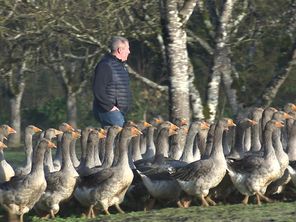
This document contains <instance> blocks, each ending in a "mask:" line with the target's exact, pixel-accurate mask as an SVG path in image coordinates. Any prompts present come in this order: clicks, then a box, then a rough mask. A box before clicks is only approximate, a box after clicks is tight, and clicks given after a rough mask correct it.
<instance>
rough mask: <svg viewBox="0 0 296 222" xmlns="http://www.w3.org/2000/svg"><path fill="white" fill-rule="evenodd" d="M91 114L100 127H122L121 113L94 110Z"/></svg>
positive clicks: (122, 116)
mask: <svg viewBox="0 0 296 222" xmlns="http://www.w3.org/2000/svg"><path fill="white" fill-rule="evenodd" d="M93 112H94V116H95V118H96V120H97V121H99V122H100V123H101V125H102V127H105V126H113V125H117V126H121V127H123V124H124V122H125V120H124V114H123V113H122V112H120V111H109V112H100V111H98V110H95V109H94V110H93Z"/></svg>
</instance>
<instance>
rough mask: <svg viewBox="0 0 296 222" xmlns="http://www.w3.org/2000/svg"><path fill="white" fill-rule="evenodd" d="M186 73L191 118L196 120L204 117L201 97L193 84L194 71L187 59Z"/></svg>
mask: <svg viewBox="0 0 296 222" xmlns="http://www.w3.org/2000/svg"><path fill="white" fill-rule="evenodd" d="M188 74H189V96H190V97H189V100H190V105H191V110H192V119H193V120H198V119H204V114H203V105H202V101H201V97H200V94H199V91H198V90H197V89H196V87H195V85H194V79H195V75H194V71H193V66H192V64H191V62H190V60H189V66H188Z"/></svg>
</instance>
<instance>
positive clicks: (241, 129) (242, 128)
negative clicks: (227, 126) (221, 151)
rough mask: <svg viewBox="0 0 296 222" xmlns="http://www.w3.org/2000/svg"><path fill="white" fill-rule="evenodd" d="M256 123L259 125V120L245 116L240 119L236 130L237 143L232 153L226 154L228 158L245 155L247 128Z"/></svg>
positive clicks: (239, 157)
mask: <svg viewBox="0 0 296 222" xmlns="http://www.w3.org/2000/svg"><path fill="white" fill-rule="evenodd" d="M254 125H257V122H256V121H254V120H251V119H248V118H243V119H241V120H239V121H238V123H237V127H236V131H235V143H234V146H233V148H232V149H231V151H230V154H229V155H227V156H226V158H227V159H242V158H243V157H244V153H245V147H244V145H245V144H244V136H245V133H246V130H247V129H248V128H250V127H252V126H254Z"/></svg>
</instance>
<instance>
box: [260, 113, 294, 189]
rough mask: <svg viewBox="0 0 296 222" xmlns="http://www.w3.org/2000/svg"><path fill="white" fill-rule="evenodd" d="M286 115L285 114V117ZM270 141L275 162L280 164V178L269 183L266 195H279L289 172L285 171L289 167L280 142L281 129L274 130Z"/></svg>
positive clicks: (287, 158)
mask: <svg viewBox="0 0 296 222" xmlns="http://www.w3.org/2000/svg"><path fill="white" fill-rule="evenodd" d="M286 115H287V114H286V113H285V115H284V116H285V117H287V118H288V116H286ZM272 140H273V143H274V150H275V154H276V157H277V160H278V161H279V164H280V178H278V179H277V180H275V181H273V182H271V184H270V185H269V186H268V187H267V190H266V194H267V195H270V194H275V193H280V192H281V191H282V190H283V187H284V186H285V185H286V184H287V183H288V182H289V181H290V179H291V178H290V175H289V171H288V169H287V167H288V165H289V156H288V154H287V153H286V152H285V151H284V149H283V145H282V142H281V129H275V130H274V132H273V134H272Z"/></svg>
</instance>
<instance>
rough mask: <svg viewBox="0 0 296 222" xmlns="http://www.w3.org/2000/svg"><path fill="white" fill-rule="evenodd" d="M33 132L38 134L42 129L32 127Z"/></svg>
mask: <svg viewBox="0 0 296 222" xmlns="http://www.w3.org/2000/svg"><path fill="white" fill-rule="evenodd" d="M33 131H34V132H35V133H39V132H41V131H42V129H40V128H38V127H36V126H34V127H33Z"/></svg>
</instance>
